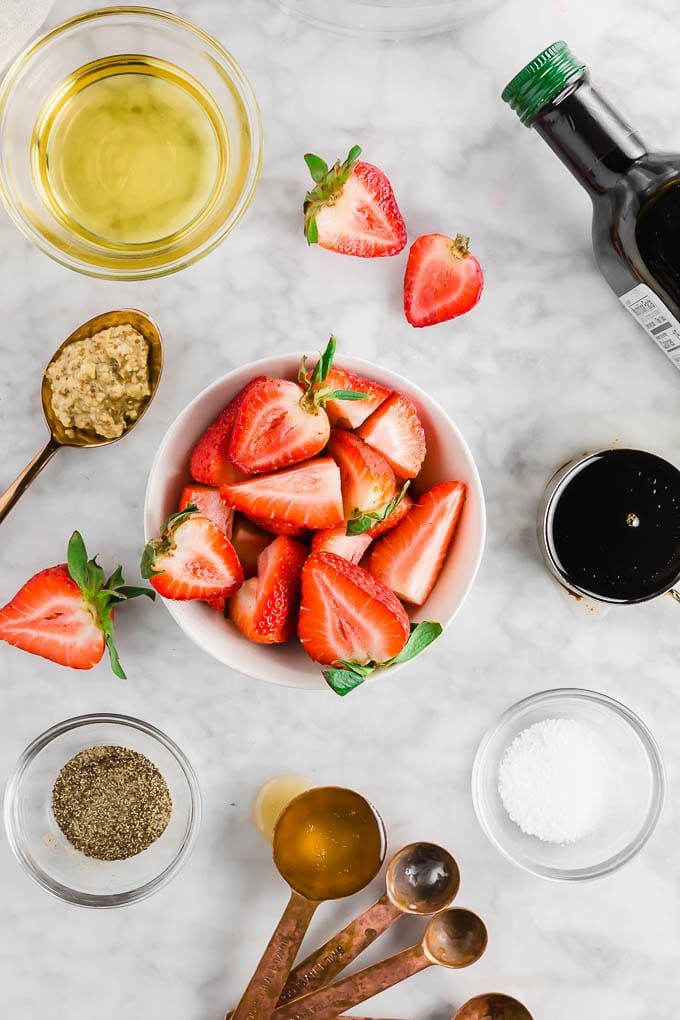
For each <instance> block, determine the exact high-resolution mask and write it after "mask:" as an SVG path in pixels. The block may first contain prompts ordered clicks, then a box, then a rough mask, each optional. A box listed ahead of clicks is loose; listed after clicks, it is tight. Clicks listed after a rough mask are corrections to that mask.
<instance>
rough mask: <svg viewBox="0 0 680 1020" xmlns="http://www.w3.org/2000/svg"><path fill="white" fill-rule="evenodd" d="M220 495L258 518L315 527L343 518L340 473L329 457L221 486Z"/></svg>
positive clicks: (323, 526) (229, 504)
mask: <svg viewBox="0 0 680 1020" xmlns="http://www.w3.org/2000/svg"><path fill="white" fill-rule="evenodd" d="M220 495H221V497H222V499H223V500H224V501H225V503H226V504H227V506H233V507H234V508H235V509H236V510H240V511H241V512H242V513H244V514H246V516H248V517H250V518H253V517H254V518H255V519H257V520H258V521H261V520H266V519H269V520H274V521H284V522H286V523H288V524H296V525H298V526H299V527H303V528H313V529H315V530H316V529H318V528H334V527H336V525H338V524H342V521H343V511H342V490H341V488H340V472H339V470H338V466H337V464H336V463H335V461H334V460H333V459H332V458H331V457H317V458H315V459H314V460H310V461H306V462H305V463H304V464H297V465H296V466H295V467H291V468H286V469H285V470H284V471H276V472H274V474H271V475H258V476H257V477H256V478H248V479H246V481H244V482H234V483H233V484H232V485H223V486H222V488H221V489H220Z"/></svg>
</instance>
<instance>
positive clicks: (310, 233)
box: [305, 218, 319, 244]
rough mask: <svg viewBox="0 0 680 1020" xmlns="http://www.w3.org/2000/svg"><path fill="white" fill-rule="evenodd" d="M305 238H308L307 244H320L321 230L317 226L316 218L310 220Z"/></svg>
mask: <svg viewBox="0 0 680 1020" xmlns="http://www.w3.org/2000/svg"><path fill="white" fill-rule="evenodd" d="M305 236H306V237H307V244H318V243H319V228H318V227H317V225H316V218H313V219H310V220H309V222H308V223H307V226H306V228H305Z"/></svg>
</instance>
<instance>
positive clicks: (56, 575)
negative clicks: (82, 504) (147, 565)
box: [0, 531, 156, 680]
mask: <svg viewBox="0 0 680 1020" xmlns="http://www.w3.org/2000/svg"><path fill="white" fill-rule="evenodd" d="M67 558H68V562H67V563H61V564H60V565H59V566H57V567H48V568H47V569H46V570H41V571H39V572H38V573H37V574H34V576H33V577H32V578H30V580H28V581H27V582H26V584H25V585H24V586H23V587H22V588H21V589H20V590H19V591H18V592H17V594H16V595H15V596H14V598H13V599H11V601H10V602H8V603H7V605H6V606H3V608H2V609H0V640H2V641H7V642H8V644H10V645H14V646H15V647H16V648H21V649H23V650H24V651H25V652H31V653H32V654H33V655H41V656H42V657H43V658H44V659H50V660H51V661H52V662H56V663H58V664H59V665H61V666H70V667H71V668H72V669H92V667H93V666H95V665H96V664H97V663H98V662H99V660H100V659H101V658H102V656H103V654H104V650H105V648H108V651H109V658H110V660H111V669H112V670H113V672H114V673H115V674H116V676H119V677H121V678H122V679H123V680H124V679H125V673H124V672H123V669H122V667H121V664H120V660H119V658H118V652H117V651H116V646H115V644H114V639H113V615H114V607H115V606H116V605H117V604H119V603H121V602H125V601H128V600H129V599H134V598H137V596H139V595H148V596H149V597H150V598H151V599H154V598H155V597H156V594H155V592H154V591H153V590H152V589H151V588H137V587H132V586H129V585H126V584H124V583H123V574H122V569H121V567H117V568H116V569H115V570H114V572H113V574H111V576H110V577H109V578H108V579H106V578H105V574H104V571H103V570H102V568H101V567H100V566H99V564H98V563H97V558H96V556H95V557H94V558H93V559H91V560H89V559H88V558H87V552H86V550H85V543H84V542H83V539H82V536H81V534H80V533H79V532H78V531H74V532H73V534H72V535H71V539H70V541H69V544H68V554H67Z"/></svg>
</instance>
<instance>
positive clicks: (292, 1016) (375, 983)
mask: <svg viewBox="0 0 680 1020" xmlns="http://www.w3.org/2000/svg"><path fill="white" fill-rule="evenodd" d="M486 944H487V932H486V927H485V926H484V922H483V921H482V920H481V918H479V917H477V915H476V914H473V913H472V912H471V911H470V910H459V909H456V908H453V909H449V910H442V911H441V913H439V914H435V915H434V917H431V918H430V920H429V921H428V923H427V928H426V929H425V934H424V935H423V938H422V941H421V942H418V943H416V945H415V946H411V947H410V948H409V949H404V950H403V951H402V952H401V953H396V954H395V955H394V956H389V957H388V958H387V959H386V960H381V961H380V962H379V963H374V964H373V966H371V967H366V968H365V970H360V971H358V972H357V973H356V974H350V975H349V977H346V978H341V979H340V981H336V982H334V984H332V985H327V986H326V987H325V988H321V989H320V990H319V991H316V992H310V993H309V995H303V996H301V997H300V998H299V999H294V1000H293V1001H292V1002H288V1003H286V1004H285V1005H284V1006H279V1008H278V1009H276V1010H275V1011H274V1014H273V1017H274V1020H312V1018H313V1020H335V1018H336V1017H337V1016H338V1015H339V1014H341V1013H344V1012H345V1011H346V1010H348V1009H351V1008H352V1006H356V1005H357V1003H359V1002H364V1000H365V999H370V998H372V996H374V995H377V994H378V992H383V991H385V989H386V988H391V987H392V985H396V984H398V982H399V981H403V980H404V979H405V978H408V977H411V976H412V975H413V974H417V973H418V972H419V971H421V970H425V968H426V967H432V966H434V965H438V966H440V967H450V968H452V969H454V970H459V969H460V968H462V967H469V966H470V965H471V964H473V963H476V961H477V960H478V959H479V958H480V956H481V955H482V954H483V952H484V950H485V949H486ZM257 1015H258V1020H259V1014H257ZM254 1016H255V1014H252V1017H253V1018H254ZM267 1016H269V1014H267Z"/></svg>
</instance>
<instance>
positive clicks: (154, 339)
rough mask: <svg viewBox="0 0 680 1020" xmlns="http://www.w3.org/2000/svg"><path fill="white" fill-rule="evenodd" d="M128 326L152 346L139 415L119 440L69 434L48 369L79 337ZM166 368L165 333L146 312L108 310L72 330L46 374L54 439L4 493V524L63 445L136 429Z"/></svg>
mask: <svg viewBox="0 0 680 1020" xmlns="http://www.w3.org/2000/svg"><path fill="white" fill-rule="evenodd" d="M127 325H129V326H132V327H133V329H136V330H137V332H139V333H141V334H142V336H143V337H144V339H145V340H146V341H147V343H148V345H149V362H148V365H149V395H148V396H147V397H144V398H143V400H142V402H141V404H140V409H139V414H138V415H137V417H136V418H135V420H134V421H131V422H128V424H127V425H126V427H125V431H124V432H123V434H122V435H120V436H116V438H115V439H106V438H104V437H103V436H99V435H97V433H96V432H90V431H86V430H85V429H75V428H74V429H69V432H72V433H73V435H67V434H66V429H65V427H64V426H63V425H62V423H61V422H60V421H59V419H58V418H57V416H56V415H55V413H54V409H53V407H52V386H51V384H50V381H49V379H48V378H47V369H48V368H49V367H50V365H52V364H53V362H54V361H56V359H57V358H58V357H59V355H60V354H61V352H62V351H63V350H64V348H65V347H68V345H69V344H72V343H75V341H76V340H85V339H86V338H87V337H89V336H94V334H95V333H99V332H100V330H102V329H108V328H109V327H110V326H127ZM162 368H163V341H162V340H161V334H160V331H159V329H158V326H157V325H156V323H155V322H154V321H153V319H152V318H150V317H149V316H148V315H146V314H145V313H144V312H138V311H136V310H135V309H133V308H122V309H120V310H118V311H115V312H104V314H103V315H95V317H94V318H93V319H90V320H89V322H85V323H83V325H82V326H79V327H78V329H76V330H75V331H74V332H73V333H71V335H70V337H68V338H67V339H66V340H64V342H63V344H62V345H61V347H59V348H58V350H56V351H55V352H54V354H53V355H52V357H51V359H50V362H49V364H48V365H47V368H46V369H45V372H44V373H43V378H42V389H41V396H42V406H43V414H44V415H45V421H46V422H47V427H48V429H49V430H50V438H49V440H48V441H47V443H46V445H45V446H44V447H43V449H42V450H41V451H40V453H38V454H36V456H35V457H34V458H33V460H32V461H31V462H30V464H27V465H26V467H25V468H24V470H23V471H22V472H21V474H20V475H18V477H17V478H15V479H14V481H13V482H12V484H11V485H10V486H9V488H8V489H7V490H6V491H5V492H3V493H2V495H0V523H2V521H3V520H4V519H5V517H6V516H7V514H8V513H9V512H10V510H11V509H12V507H13V506H14V504H15V503H16V502H17V500H18V499H19V498H20V497H21V496H23V494H24V492H25V491H26V489H27V488H28V487H29V485H30V484H31V482H32V481H33V479H34V478H35V477H36V476H37V475H38V474H39V473H40V472H41V471H42V469H43V468H44V467H45V464H47V462H48V461H49V460H51V459H52V457H53V456H54V455H55V453H56V452H57V450H58V449H59V448H60V447H62V446H108V444H109V443H115V442H117V441H118V439H123V438H124V437H125V436H126V435H127V434H128V432H130V430H131V429H133V428H134V426H135V425H136V424H137V422H138V421H139V419H140V418H141V417H142V415H143V414H144V412H145V411H146V409H147V407H148V406H149V404H150V403H151V401H152V400H153V397H154V394H155V392H156V389H157V387H158V382H159V379H160V377H161V371H162Z"/></svg>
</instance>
